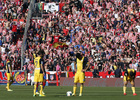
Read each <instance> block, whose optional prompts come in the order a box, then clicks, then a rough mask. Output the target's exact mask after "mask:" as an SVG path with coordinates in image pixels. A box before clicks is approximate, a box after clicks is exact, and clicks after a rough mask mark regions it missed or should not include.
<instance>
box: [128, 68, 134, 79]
mask: <svg viewBox="0 0 140 100" xmlns="http://www.w3.org/2000/svg"><path fill="white" fill-rule="evenodd" d="M131 71H132V72H133V73H134V72H135V70H134V69H127V72H128V75H127V77H130V78H131V75H130V72H131Z"/></svg>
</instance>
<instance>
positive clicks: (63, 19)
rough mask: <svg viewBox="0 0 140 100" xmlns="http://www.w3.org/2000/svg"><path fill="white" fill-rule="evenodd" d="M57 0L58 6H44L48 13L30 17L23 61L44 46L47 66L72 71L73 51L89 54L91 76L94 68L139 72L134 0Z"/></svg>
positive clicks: (139, 11) (138, 17)
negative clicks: (35, 17) (37, 17)
mask: <svg viewBox="0 0 140 100" xmlns="http://www.w3.org/2000/svg"><path fill="white" fill-rule="evenodd" d="M45 1H47V0H44V2H45ZM49 1H51V0H49ZM39 2H40V1H39ZM62 3H64V6H63V7H62V9H61V11H54V12H50V11H48V12H46V11H43V13H44V14H46V15H47V16H44V17H43V18H42V19H41V20H38V19H35V20H32V22H31V25H30V28H29V30H28V38H27V44H28V45H27V50H26V52H25V55H26V58H25V61H26V62H25V63H26V64H27V65H28V64H29V62H30V61H31V62H32V63H33V59H34V57H35V56H36V54H37V52H38V51H39V50H40V49H43V50H44V52H45V56H44V61H45V69H46V71H60V70H61V71H74V59H75V54H76V53H77V52H81V53H82V54H83V55H84V56H86V57H88V60H89V62H90V69H89V71H93V75H95V76H96V75H97V76H96V77H98V73H99V72H109V73H111V72H114V73H117V74H118V73H120V72H122V71H123V70H124V69H125V68H126V67H128V66H129V67H130V68H134V69H135V70H136V71H139V68H140V1H139V0H83V2H82V3H81V2H80V1H79V0H60V2H59V6H60V5H61V4H62ZM59 8H60V7H59ZM117 74H116V77H117Z"/></svg>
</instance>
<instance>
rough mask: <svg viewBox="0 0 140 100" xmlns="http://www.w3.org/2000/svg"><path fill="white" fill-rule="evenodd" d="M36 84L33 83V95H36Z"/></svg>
mask: <svg viewBox="0 0 140 100" xmlns="http://www.w3.org/2000/svg"><path fill="white" fill-rule="evenodd" d="M36 86H37V84H35V85H34V95H36Z"/></svg>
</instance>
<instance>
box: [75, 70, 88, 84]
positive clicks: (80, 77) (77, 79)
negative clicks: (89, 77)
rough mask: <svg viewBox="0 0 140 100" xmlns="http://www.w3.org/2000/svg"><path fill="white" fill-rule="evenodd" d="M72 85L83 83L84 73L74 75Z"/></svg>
mask: <svg viewBox="0 0 140 100" xmlns="http://www.w3.org/2000/svg"><path fill="white" fill-rule="evenodd" d="M74 83H85V73H83V72H80V73H76V74H75V78H74Z"/></svg>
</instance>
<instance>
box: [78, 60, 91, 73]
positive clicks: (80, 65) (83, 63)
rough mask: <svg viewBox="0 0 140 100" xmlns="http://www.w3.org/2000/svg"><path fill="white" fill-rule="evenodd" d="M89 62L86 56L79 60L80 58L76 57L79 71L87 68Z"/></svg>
mask: <svg viewBox="0 0 140 100" xmlns="http://www.w3.org/2000/svg"><path fill="white" fill-rule="evenodd" d="M87 62H88V60H87V58H86V57H83V58H82V59H81V60H79V59H78V58H77V59H76V64H77V73H80V72H81V71H82V69H85V66H86V64H87Z"/></svg>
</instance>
